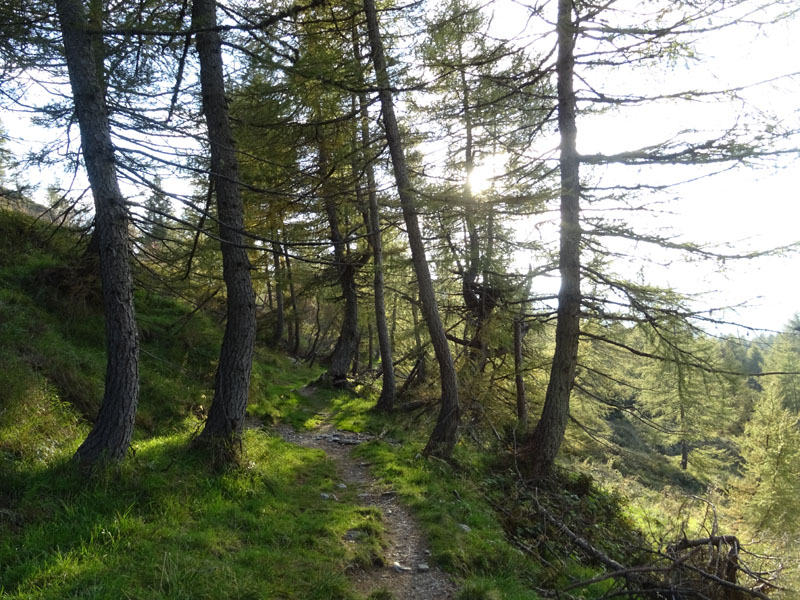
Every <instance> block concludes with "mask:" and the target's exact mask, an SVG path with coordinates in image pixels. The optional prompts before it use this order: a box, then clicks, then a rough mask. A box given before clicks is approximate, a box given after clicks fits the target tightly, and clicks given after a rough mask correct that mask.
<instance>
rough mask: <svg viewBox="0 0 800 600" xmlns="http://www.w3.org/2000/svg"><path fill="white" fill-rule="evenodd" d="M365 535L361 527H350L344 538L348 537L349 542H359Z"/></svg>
mask: <svg viewBox="0 0 800 600" xmlns="http://www.w3.org/2000/svg"><path fill="white" fill-rule="evenodd" d="M365 535H366V534H365V533H364V532H363V531H361V530H360V529H349V530H348V531H347V533H345V534H344V539H346V540H347V541H349V542H357V541H358V540H360V539H361V538H363V537H364V536H365Z"/></svg>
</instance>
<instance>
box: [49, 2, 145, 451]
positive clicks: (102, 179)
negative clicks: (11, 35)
mask: <svg viewBox="0 0 800 600" xmlns="http://www.w3.org/2000/svg"><path fill="white" fill-rule="evenodd" d="M56 9H57V11H58V18H59V22H60V25H61V33H62V37H63V41H64V55H65V57H66V61H67V68H68V70H69V78H70V84H71V86H72V94H73V98H74V102H75V112H76V114H77V118H78V125H79V128H80V133H81V144H82V148H83V156H84V161H85V163H86V172H87V175H88V177H89V184H90V185H91V188H92V196H93V197H94V205H95V213H96V214H95V234H94V235H93V239H96V243H97V246H98V250H99V255H100V279H101V282H102V286H103V310H104V312H105V320H106V357H107V361H108V362H107V365H106V378H105V392H104V394H103V401H102V404H101V405H100V412H99V413H98V415H97V419H96V421H95V424H94V427H93V428H92V430H91V432H90V433H89V435H88V436H87V438H86V440H84V442H83V443H82V444H81V446H80V447H79V448H78V451H77V452H76V454H75V459H76V460H77V461H78V462H79V463H80V464H81V465H84V466H90V465H93V464H96V463H99V462H102V461H104V460H120V459H122V458H124V457H125V454H126V452H127V451H128V447H129V446H130V441H131V436H132V435H133V426H134V419H135V416H136V406H137V403H138V399H139V342H138V339H137V330H136V315H135V313H134V307H133V282H132V277H131V268H130V263H129V257H128V214H127V210H126V208H125V201H124V199H123V197H122V193H121V192H120V189H119V185H118V183H117V174H116V170H115V167H114V147H113V144H112V142H111V128H110V125H109V121H108V114H107V109H106V104H105V97H104V94H103V89H102V82H101V81H100V80H99V78H98V70H102V67H100V69H98V66H97V62H96V59H95V56H94V53H93V49H92V40H91V36H90V35H89V34H88V33H87V31H86V30H87V20H86V15H85V13H84V11H83V5H82V3H81V2H80V0H58V2H56ZM99 58H102V57H99Z"/></svg>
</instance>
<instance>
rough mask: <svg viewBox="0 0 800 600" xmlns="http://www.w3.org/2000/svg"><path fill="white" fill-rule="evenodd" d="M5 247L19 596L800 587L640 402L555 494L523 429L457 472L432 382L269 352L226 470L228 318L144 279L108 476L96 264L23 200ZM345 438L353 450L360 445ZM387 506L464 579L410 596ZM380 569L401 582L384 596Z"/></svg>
mask: <svg viewBox="0 0 800 600" xmlns="http://www.w3.org/2000/svg"><path fill="white" fill-rule="evenodd" d="M0 245H1V246H2V247H0V339H1V340H2V345H1V346H0V595H1V596H2V597H3V598H9V599H16V598H19V599H22V598H123V597H125V598H304V599H323V598H342V599H357V598H364V597H365V594H369V598H374V599H376V600H377V599H389V598H397V599H400V598H406V597H416V598H427V597H430V598H435V597H453V598H458V599H460V600H477V599H485V600H494V599H498V598H508V599H534V598H542V597H551V596H554V595H556V594H560V595H561V596H560V597H564V598H570V597H581V598H604V597H612V596H615V597H619V596H625V597H664V596H663V595H660V594H664V593H667V592H666V591H665V590H666V589H670V590H672V591H670V592H669V593H671V594H673V596H672V597H681V598H701V597H710V598H734V597H737V598H739V597H766V594H767V593H769V594H770V597H772V596H773V595H774V596H775V597H779V596H780V593H779V591H778V590H776V589H771V586H770V585H765V582H766V580H767V577H771V575H768V574H767V573H766V571H767V570H768V569H771V568H772V563H771V561H769V560H768V561H766V562H764V563H763V564H764V565H765V566H764V567H763V568H762V567H761V566H758V565H759V564H761V562H762V561H760V559H759V558H758V556H757V555H751V554H747V553H746V548H745V547H740V545H739V541H736V543H735V544H734V542H733V541H732V539H733V538H722V537H719V536H720V535H722V534H730V533H732V532H731V531H729V530H727V529H725V530H723V529H721V528H722V527H723V526H724V527H727V526H728V525H729V524H732V523H733V518H732V517H730V516H729V515H728V509H727V508H726V500H725V498H724V497H722V496H721V495H719V496H716V500H715V495H714V494H715V493H716V492H714V491H713V490H712V492H711V493H708V494H707V493H706V490H707V488H705V487H704V485H705V483H704V481H703V480H702V479H700V478H699V476H698V474H697V473H696V472H695V473H694V474H693V473H691V472H685V471H682V470H681V469H680V468H678V467H677V466H676V465H675V461H674V460H667V459H665V457H667V458H668V457H669V455H672V457H673V458H674V457H675V454H674V448H673V449H669V448H663V449H662V451H661V452H659V451H657V450H655V449H654V448H653V446H652V445H651V444H650V443H649V442H648V440H647V439H645V438H644V437H643V436H642V433H641V431H640V430H638V429H636V428H635V427H634V426H632V425H631V423H630V422H629V421H628V420H626V419H625V417H624V415H623V413H622V412H620V411H612V412H611V413H609V414H607V415H605V416H603V417H601V420H602V422H603V424H604V426H605V427H608V428H609V429H610V431H612V432H613V435H612V436H611V437H610V438H609V439H610V440H611V441H610V442H605V444H606V445H602V444H600V442H598V441H596V440H594V439H593V437H592V436H589V435H586V433H587V432H586V431H584V430H583V429H581V428H578V427H576V428H573V429H572V430H571V432H570V435H569V438H568V443H567V448H566V449H565V451H564V452H563V455H562V458H561V461H560V463H559V465H560V466H559V469H558V470H557V472H556V474H554V475H553V476H552V477H551V478H550V479H548V480H547V481H544V482H539V483H538V484H537V486H536V487H533V486H531V485H529V484H528V482H526V480H525V479H524V478H522V477H521V476H520V475H519V470H518V464H517V462H516V454H515V450H516V447H515V444H516V433H515V431H514V429H513V428H511V427H508V428H502V429H500V430H498V429H495V428H494V425H493V424H492V422H493V419H489V420H484V421H482V422H481V421H480V420H479V419H478V418H477V417H475V418H473V420H472V421H471V422H469V423H468V424H466V425H465V433H464V434H463V436H462V441H461V442H460V443H459V444H458V445H457V447H456V451H455V454H454V457H453V460H452V461H450V462H444V461H440V460H437V459H424V458H422V457H421V455H420V452H421V450H422V449H423V447H424V443H425V439H426V436H427V433H428V432H429V430H430V428H431V427H432V426H433V422H434V419H435V411H434V410H433V408H434V405H433V404H432V403H431V402H430V401H431V400H432V399H431V398H430V393H429V392H428V391H427V390H426V388H425V387H421V388H418V389H417V391H416V392H414V391H412V392H410V395H408V396H407V397H406V401H407V402H409V403H411V402H416V404H406V405H405V408H407V409H408V410H405V409H404V407H403V405H401V407H400V408H401V410H399V411H398V412H396V413H395V414H394V415H392V416H386V415H380V414H378V413H375V412H374V411H372V410H370V409H371V408H372V407H373V405H374V403H375V400H376V395H377V389H376V387H375V384H374V379H373V378H371V377H367V376H364V377H360V378H358V379H356V380H354V382H353V385H352V386H351V387H352V389H337V388H328V387H325V386H324V385H319V384H317V385H311V384H312V383H313V382H314V381H316V380H317V379H318V377H319V375H320V374H321V373H322V369H320V368H319V367H317V366H309V364H308V363H309V362H311V361H303V360H299V359H297V358H291V357H288V356H287V355H285V354H283V353H281V352H278V351H275V350H270V349H268V348H267V347H266V346H265V345H264V344H263V342H262V343H260V344H259V346H258V348H257V352H256V359H255V362H254V369H253V377H252V387H251V393H250V403H249V407H248V427H247V429H246V432H245V434H244V437H243V440H242V444H243V447H244V450H245V455H244V456H245V460H244V462H243V463H242V464H241V465H240V466H239V467H237V468H233V469H224V470H219V469H217V468H215V467H214V465H213V461H212V460H211V457H210V456H209V454H208V453H207V452H205V451H204V450H203V449H202V448H200V449H198V448H196V447H195V446H193V444H192V443H191V442H192V439H193V438H194V436H195V435H196V434H197V432H198V430H199V428H200V427H201V426H202V423H203V420H204V418H205V416H206V411H207V409H208V402H209V400H208V395H209V394H210V389H211V388H212V387H213V379H214V370H215V360H216V355H217V352H218V348H219V339H220V338H221V328H220V324H219V321H218V320H216V314H215V313H214V311H213V310H211V311H210V312H209V311H207V310H196V309H193V308H192V306H191V305H189V304H187V303H186V301H185V300H177V299H173V298H170V297H168V296H166V295H163V294H159V293H155V292H148V291H146V290H145V289H142V287H143V286H140V289H139V290H138V291H137V295H136V308H137V314H138V325H139V336H140V339H141V341H142V352H141V396H140V404H139V408H138V411H137V416H136V429H135V439H134V442H133V444H132V447H131V450H130V452H129V455H128V457H127V458H126V459H125V460H124V461H122V462H120V463H118V464H111V465H109V466H106V467H102V468H97V469H95V470H94V471H92V472H91V473H90V474H87V473H86V472H84V471H81V470H79V469H78V467H77V465H76V464H75V463H73V462H72V461H71V460H70V459H71V457H72V455H73V454H74V452H75V450H76V448H77V447H78V445H79V444H80V443H81V441H82V439H83V438H84V437H85V436H86V434H87V432H88V430H89V427H90V424H91V422H92V419H93V418H94V415H95V414H96V412H97V410H98V403H99V399H100V398H101V397H102V388H103V377H104V368H105V358H104V356H105V348H104V335H103V319H102V310H101V307H100V305H99V288H98V281H97V277H96V275H95V274H94V272H93V270H92V263H91V261H88V262H87V259H86V257H85V255H83V252H82V246H81V242H80V241H79V240H78V238H77V237H76V236H74V235H73V234H72V233H71V232H70V231H68V230H64V229H60V230H59V229H54V228H52V227H51V226H50V225H49V224H44V223H36V222H34V221H32V220H31V219H30V218H28V217H26V216H24V215H20V214H17V213H9V212H0ZM140 275H141V277H143V279H142V280H141V281H143V282H144V281H146V279H144V276H145V275H144V274H140ZM196 301H197V302H199V301H200V298H198V299H196ZM207 308H208V309H209V310H210V309H211V306H210V305H209V306H207ZM265 337H266V335H260V336H259V338H260V339H262V340H263V339H264V338H265ZM418 401H419V402H418ZM486 408H487V410H489V411H497V410H498V407H496V406H492V405H491V404H487V406H486ZM475 410H477V408H475ZM576 414H577V416H578V418H580V419H581V420H583V419H584V417H585V413H581V412H580V409H578V411H577V412H576ZM326 431H327V433H325V432H326ZM331 432H333V433H331ZM326 435H327V437H325V436H326ZM348 436H349V437H348ZM333 437H337V440H336V442H337V443H333V441H332V438H333ZM338 437H343V438H347V439H345V442H347V441H348V440H349V439H352V440H353V443H352V447H353V448H354V450H353V452H352V454H351V453H350V451H349V448H350V447H351V445H350V444H349V443H346V444H342V443H339V442H341V441H342V440H341V439H338ZM788 441H789V440H788V439H787V443H788ZM787 448H788V446H787ZM326 451H327V454H326ZM794 451H795V452H796V451H797V449H795V450H794ZM710 473H711V471H708V473H707V476H708V477H710ZM370 498H378V500H377V501H375V500H374V499H370ZM381 498H384V499H385V498H392V501H393V502H394V501H395V500H394V498H396V501H397V505H396V506H395V508H394V510H395V511H398V512H399V513H401V514H403V515H408V516H407V517H405V516H404V517H403V518H402V519H401V520H405V521H411V520H413V521H414V522H415V523H417V524H418V525H413V527H419V532H420V533H418V534H414V535H418V536H419V537H420V539H421V540H425V541H420V542H419V543H421V544H424V546H418V548H427V549H428V550H429V553H430V561H429V562H430V565H428V566H429V567H431V569H432V570H433V571H435V572H440V573H442V574H443V575H442V577H443V578H444V579H443V580H442V581H444V582H446V583H441V584H436V585H433V584H432V587H430V588H426V589H427V590H428V591H427V592H421V591H419V590H417V591H416V592H414V595H407V594H410V593H411V592H409V590H412V591H413V584H412V583H409V582H410V581H412V582H413V581H414V579H413V578H415V577H422V576H423V575H422V573H416V572H412V573H405V572H400V573H398V568H396V567H397V565H395V562H398V559H397V558H396V556H403V555H402V552H403V551H402V550H397V549H396V545H397V543H398V538H402V537H404V536H405V534H402V533H401V534H400V535H398V534H397V533H396V532H394V533H393V531H394V529H393V528H396V527H397V525H396V523H395V522H394V521H392V520H391V518H390V515H389V514H388V513H387V511H392V505H391V504H387V503H386V502H385V501H382V500H380V499H381ZM712 502H717V503H718V504H719V505H718V506H716V505H715V504H712ZM407 510H408V511H410V512H404V511H407ZM717 511H719V514H717ZM415 531H416V530H415ZM765 531H766V530H765ZM715 536H716V537H715ZM702 538H706V540H705V542H703V541H702ZM697 540H701V541H697ZM401 541H402V540H401ZM743 543H744V540H743ZM765 547H766V548H770V547H769V546H764V544H763V542H762V546H761V547H758V546H756V547H753V548H754V549H756V550H759V549H760V548H765ZM733 548H736V553H735V554H733V553H732V549H733ZM748 548H749V546H748ZM774 548H778V549H780V551H782V552H786V551H787V548H786V547H785V546H784V547H781V546H780V545H778V544H776V545H775V546H774ZM419 551H421V550H418V552H419ZM732 556H734V557H735V558H736V560H738V561H740V562H738V573H737V569H736V568H734V570H733V572H732V573H731V571H730V570H729V568H730V566H731V565H732V564H733V563H732V562H731V561H730V557H732ZM404 560H406V559H404ZM407 560H411V559H407ZM416 560H418V558H417V559H416ZM715 561H717V562H715ZM400 566H402V567H408V566H409V565H407V564H401V565H400ZM417 566H418V565H411V566H410V568H411V569H412V571H414V570H415V569H416V568H417ZM621 571H624V572H621ZM756 571H760V572H761V575H755V573H756ZM426 572H427V570H426ZM615 572H616V573H615ZM375 574H377V579H376V581H378V582H379V585H377V587H376V586H373V587H372V588H370V589H367V590H366V591H365V588H364V585H365V584H364V581H365V579H367V578H369V577H372V576H374V575H375ZM790 575H791V574H790ZM425 576H427V575H425ZM373 578H374V577H373ZM734 581H735V582H736V583H734ZM789 581H791V580H790V579H789ZM398 582H399V583H398ZM447 582H449V583H447ZM437 585H438V586H439V587H437ZM448 586H452V588H451V587H448ZM420 589H422V588H420ZM450 589H452V590H456V591H453V592H452V595H451V592H450V591H449V590H450ZM426 594H427V595H426ZM736 594H738V595H736ZM785 597H791V595H789V594H787V595H786V596H785Z"/></svg>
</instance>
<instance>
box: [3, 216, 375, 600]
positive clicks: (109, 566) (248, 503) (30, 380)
mask: <svg viewBox="0 0 800 600" xmlns="http://www.w3.org/2000/svg"><path fill="white" fill-rule="evenodd" d="M30 227H31V226H30V222H29V221H27V220H25V219H22V218H21V217H18V216H16V215H9V214H5V213H3V214H0V245H2V247H0V340H2V344H1V345H0V596H3V597H8V598H69V597H76V598H78V597H80V598H122V597H129V598H281V597H285V598H351V597H354V594H353V593H352V591H351V588H350V585H349V583H348V581H347V578H346V576H345V571H346V569H347V567H348V566H349V565H350V564H351V563H353V562H357V561H366V560H370V557H371V556H372V555H373V554H375V553H376V552H378V549H377V548H378V544H379V536H380V527H379V526H378V525H377V517H376V515H375V513H374V511H373V510H372V509H364V508H362V507H359V506H358V505H357V504H356V502H355V498H354V497H351V496H353V495H354V492H353V493H352V494H351V493H349V492H345V493H344V494H342V493H341V491H340V490H337V495H338V496H339V498H340V499H341V502H338V503H337V502H325V501H323V500H321V498H320V493H321V492H326V491H331V490H333V489H334V487H335V484H336V478H335V473H334V471H333V467H332V465H331V463H330V462H328V461H327V460H325V459H324V457H323V456H322V455H321V453H319V452H315V451H312V450H307V449H302V448H298V447H295V446H293V445H290V444H286V443H284V442H283V441H281V440H280V439H279V438H277V437H276V436H274V435H270V434H268V433H267V432H265V431H263V430H259V429H255V430H251V431H248V433H247V435H246V439H245V444H246V447H247V453H248V454H247V456H248V461H249V463H248V465H247V466H246V467H245V468H243V469H241V470H239V471H235V472H231V473H226V474H214V473H211V472H210V471H209V470H208V469H207V468H206V467H205V464H204V462H203V459H202V456H198V455H196V454H193V453H190V452H189V451H187V446H188V441H189V438H190V436H191V434H192V433H193V432H194V431H195V430H196V429H197V427H198V425H199V419H198V416H197V415H199V414H200V413H201V412H202V408H201V407H202V405H203V404H204V403H205V402H206V397H205V394H207V393H208V390H209V388H210V387H211V382H212V379H213V370H214V360H215V356H216V351H217V343H218V339H219V331H218V329H217V328H216V327H215V326H214V325H213V324H211V323H210V322H209V321H208V320H207V319H205V318H204V317H202V316H201V315H195V316H193V317H192V318H191V319H186V316H187V314H188V310H187V309H186V308H184V307H182V306H180V305H178V304H176V303H175V302H172V301H170V300H165V299H160V298H155V297H151V296H147V295H144V294H139V295H138V296H137V309H138V314H139V319H140V328H141V338H142V342H143V344H142V394H141V401H140V408H139V412H138V415H137V430H136V436H135V442H134V445H133V449H132V453H131V457H130V458H129V459H128V460H126V461H125V462H124V463H123V464H122V465H120V466H117V467H114V468H111V469H109V470H108V471H107V472H105V473H102V474H100V475H98V476H96V477H95V478H93V479H88V480H87V479H86V478H85V477H83V476H81V475H79V474H78V473H76V472H75V470H74V469H73V467H72V465H71V464H70V463H69V459H70V457H71V455H72V454H73V452H74V451H75V449H76V447H77V445H78V444H79V443H80V441H81V440H82V438H83V436H85V435H86V433H87V431H88V421H87V416H90V415H91V414H92V413H93V412H94V411H96V410H97V404H98V402H99V399H100V397H101V395H102V385H103V383H102V382H103V374H104V365H105V358H104V349H103V333H102V332H103V320H102V315H101V314H100V313H99V311H98V310H97V307H96V286H95V284H94V283H92V282H91V281H87V282H83V283H82V282H80V281H78V280H77V279H79V278H77V279H76V277H75V273H76V271H74V270H70V269H71V267H69V266H68V263H66V262H65V259H66V258H67V257H69V255H70V254H71V253H72V252H73V250H74V240H72V239H70V238H69V236H66V235H65V236H61V235H57V236H56V238H55V239H53V240H49V239H48V238H49V233H48V232H45V231H43V230H41V229H39V228H36V227H34V228H32V229H31V228H30ZM89 279H90V278H89ZM67 282H69V283H68V284H67ZM62 284H63V285H62ZM84 284H85V285H84ZM313 375H314V373H312V372H310V371H309V370H308V369H304V368H294V369H293V368H291V366H290V363H289V361H288V360H287V359H285V358H283V357H279V356H273V355H271V354H269V353H268V352H267V351H265V350H260V351H259V353H258V362H257V365H256V367H255V374H254V385H253V394H254V396H257V397H258V399H259V402H258V403H256V405H257V407H258V408H259V410H260V412H261V416H265V417H266V416H267V415H269V416H270V417H271V418H272V419H280V418H281V417H282V416H283V415H284V413H287V411H289V410H291V411H293V413H292V414H295V415H296V414H297V413H298V412H300V411H301V409H298V408H297V405H298V403H299V402H300V400H301V398H300V396H298V395H297V394H294V393H292V391H291V390H292V389H296V388H298V387H300V386H302V384H303V383H305V382H306V381H308V380H309V379H311V378H312V376H313ZM349 529H361V530H363V531H365V532H367V533H369V534H370V535H368V536H364V537H362V538H360V539H361V540H362V541H361V542H360V545H359V547H353V546H352V545H350V544H348V543H346V542H344V541H343V536H344V534H345V533H346V532H347V531H348V530H349Z"/></svg>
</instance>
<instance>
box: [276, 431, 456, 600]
mask: <svg viewBox="0 0 800 600" xmlns="http://www.w3.org/2000/svg"><path fill="white" fill-rule="evenodd" d="M320 416H323V417H324V420H323V422H322V424H320V425H319V426H318V427H316V428H315V429H313V430H310V431H297V430H295V429H294V428H292V427H291V426H289V425H277V426H276V427H275V430H276V431H277V432H278V433H279V434H280V435H281V437H282V438H283V439H284V440H285V441H287V442H291V443H294V444H297V445H299V446H303V447H306V448H314V449H318V450H322V451H323V452H325V454H326V455H327V456H328V457H329V458H330V459H331V460H332V461H333V463H334V464H335V465H336V471H337V475H338V476H339V477H340V478H341V483H340V484H339V485H340V486H341V485H343V486H346V487H347V488H355V489H356V491H357V493H358V496H357V497H358V499H359V501H360V502H361V503H362V504H363V505H364V506H370V507H374V508H376V509H378V510H379V511H380V512H381V515H382V522H383V526H384V536H383V540H384V555H383V557H382V559H383V560H377V561H375V564H374V565H372V566H371V567H369V566H368V567H359V568H356V569H354V570H353V571H352V572H351V573H350V578H351V580H352V582H353V584H354V587H355V589H356V590H357V591H358V592H359V593H361V594H363V595H364V596H367V597H370V598H384V597H386V598H392V600H412V599H413V600H426V599H443V600H446V599H450V598H453V597H454V595H455V593H456V585H455V584H454V583H453V581H452V580H451V579H450V577H449V576H448V575H447V574H446V573H444V572H443V571H442V570H441V569H439V568H438V567H436V566H435V565H432V564H431V562H430V550H429V549H428V546H427V543H426V540H425V537H424V535H423V534H422V531H421V529H420V527H419V525H418V523H417V522H416V520H415V518H414V516H413V515H412V514H411V512H410V511H409V509H408V508H407V507H405V506H404V505H403V504H402V503H401V502H400V501H399V500H398V498H397V495H396V493H395V492H394V491H393V490H391V489H390V488H388V487H387V486H386V484H385V483H382V482H380V481H379V480H377V479H376V478H375V477H374V476H372V475H371V473H370V471H369V466H370V465H369V463H366V462H363V461H360V460H358V459H357V458H355V457H354V456H353V455H352V450H353V449H354V448H355V447H356V446H358V445H359V444H360V443H362V442H366V441H369V440H370V439H372V436H369V435H366V434H360V433H354V432H351V431H342V430H338V429H336V428H334V427H333V425H332V424H331V422H330V415H320ZM342 489H344V488H342ZM323 499H324V500H328V501H334V502H336V501H338V498H337V497H336V495H335V494H326V495H325V496H323ZM357 535H358V532H352V538H353V539H349V538H347V537H346V538H345V539H346V540H347V541H348V542H349V543H357V541H358V539H357Z"/></svg>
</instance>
